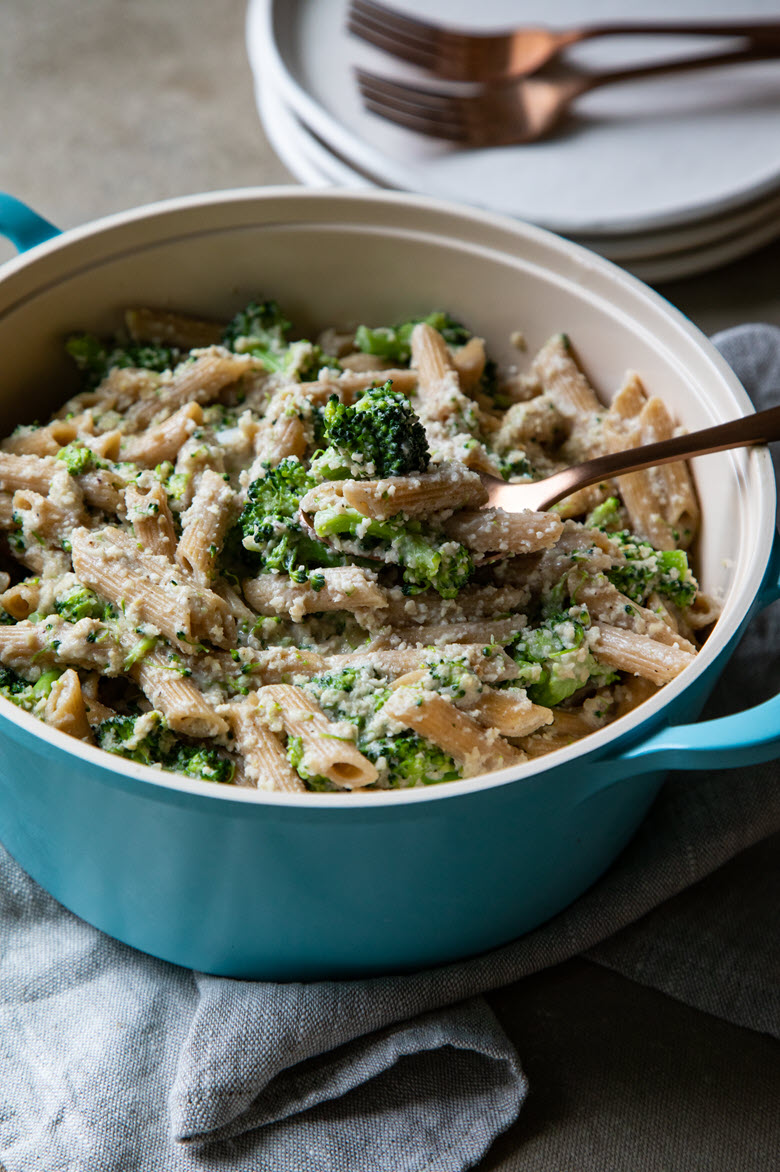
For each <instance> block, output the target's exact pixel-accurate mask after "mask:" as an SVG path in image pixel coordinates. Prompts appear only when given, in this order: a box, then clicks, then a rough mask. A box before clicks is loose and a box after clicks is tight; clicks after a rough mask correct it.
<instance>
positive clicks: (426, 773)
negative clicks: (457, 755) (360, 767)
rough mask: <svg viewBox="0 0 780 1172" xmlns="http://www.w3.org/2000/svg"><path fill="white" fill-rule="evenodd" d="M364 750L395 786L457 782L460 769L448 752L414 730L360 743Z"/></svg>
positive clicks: (391, 784)
mask: <svg viewBox="0 0 780 1172" xmlns="http://www.w3.org/2000/svg"><path fill="white" fill-rule="evenodd" d="M360 749H361V752H362V753H363V754H364V755H365V756H366V757H368V759H369V761H373V762H374V764H375V765H376V766H377V768H378V769H379V770H380V776H381V775H382V774H385V775H386V780H387V782H388V784H389V785H390V786H391V787H392V788H394V789H401V788H404V787H406V786H414V785H434V784H436V782H439V781H457V780H458V778H459V777H460V772H459V770H458V767H457V765H456V764H455V762H454V761H453V759H452V757H450V756H449V754H447V753H445V752H444V750H443V749H440V748H439V746H438V745H434V744H433V742H432V741H427V740H425V738H424V737H421V736H419V735H418V734H417V733H415V732H412V731H411V729H408V730H407V731H405V732H403V733H400V734H399V735H398V736H396V737H385V738H382V739H381V740H376V741H370V742H369V743H368V744H366V745H361V746H360Z"/></svg>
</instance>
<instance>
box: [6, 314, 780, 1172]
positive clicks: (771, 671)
mask: <svg viewBox="0 0 780 1172" xmlns="http://www.w3.org/2000/svg"><path fill="white" fill-rule="evenodd" d="M715 341H716V343H717V344H718V345H719V346H720V348H721V350H722V352H723V353H724V355H725V356H726V358H727V359H728V360H729V361H730V362H731V364H732V365H733V366H734V368H735V369H736V370H737V373H738V374H739V375H740V377H741V378H742V380H743V382H744V383H745V386H746V387H747V389H748V391H749V392H750V393H751V395H752V397H753V399H754V401H755V402H756V404H757V405H758V406H769V405H770V404H771V403H772V402H773V401H778V400H780V330H779V329H776V328H773V327H768V326H744V327H739V328H737V329H735V330H730V331H727V332H726V333H724V334H721V335H718V337H717V338H716V339H715ZM774 610H775V611H776V610H777V608H774ZM778 635H780V616H778V615H777V614H776V613H773V612H772V611H767V612H764V614H763V615H761V616H759V618H758V619H757V620H756V621H755V622H754V624H753V626H752V628H751V631H750V632H749V633H748V636H747V638H746V640H745V641H744V643H743V646H742V647H741V648H740V649H739V650H738V652H737V653H736V655H735V657H734V659H733V660H732V663H731V664H730V665H729V668H728V671H727V675H726V682H725V683H724V684H723V685H722V686H721V687H720V688H719V690H718V692H717V694H716V695H715V696H714V697H713V699H712V701H711V704H710V706H709V708H708V711H707V713H706V715H716V714H720V712H722V711H726V710H728V700H729V699H730V698H731V697H734V696H738V697H739V700H740V704H742V705H744V704H747V703H755V702H757V701H759V700H761V699H765V698H766V697H767V696H768V695H770V694H772V692H773V691H776V690H777V687H778V685H779V684H780V680H779V679H777V678H774V679H772V677H773V676H774V677H777V675H778V657H777V648H778ZM777 780H778V768H777V763H770V764H767V765H764V766H759V767H756V768H753V769H745V770H739V771H729V772H723V773H717V772H712V773H700V774H690V775H686V774H673V775H670V777H669V779H668V781H667V782H666V784H665V785H664V788H663V790H662V792H661V794H660V796H659V798H658V800H657V801H656V803H655V805H654V807H653V809H652V810H651V812H650V814H649V815H648V817H647V819H646V820H645V822H644V824H643V826H642V827H641V828H640V830H639V832H638V834H637V835H636V836H635V838H634V839H633V841H632V842H631V843H630V845H629V846H628V847H627V848H626V850H625V851H624V852H623V854H622V856H621V858H620V859H619V860H618V861H617V862H616V864H615V865H614V866H613V867H612V869H611V870H610V872H609V873H608V874H607V875H606V876H605V877H604V878H603V879H602V880H601V881H600V882H599V883H598V884H597V885H596V886H595V887H594V888H592V889H591V890H590V891H589V892H587V893H586V894H585V895H584V896H583V897H581V898H580V899H579V900H578V901H577V902H576V903H575V904H573V905H572V906H571V907H570V908H568V909H567V910H566V911H564V912H563V913H561V914H560V915H559V916H557V917H556V918H555V919H554V920H552V921H551V922H550V923H548V924H546V925H544V926H543V927H541V928H539V929H537V930H536V931H535V932H532V933H530V934H529V935H527V936H525V937H524V938H522V939H521V940H518V941H517V942H515V943H513V944H511V945H508V946H506V947H504V948H501V949H498V950H496V951H495V952H492V953H490V954H487V955H485V956H482V957H478V958H476V959H474V960H470V961H466V962H463V963H461V964H454V965H449V966H446V967H442V968H439V969H435V970H430V971H427V972H422V973H418V974H414V975H411V976H405V977H394V978H384V979H374V980H364V981H353V982H338V983H337V982H321V983H311V984H305V985H304V984H285V985H281V984H271V983H265V982H242V981H231V980H227V979H224V978H217V977H209V976H204V975H202V974H193V973H190V972H189V971H187V970H184V969H181V968H177V967H175V966H173V965H169V964H166V963H164V962H162V961H158V960H154V959H152V958H150V957H147V956H144V955H143V954H141V953H138V952H135V951H134V950H132V949H130V948H128V947H126V946H124V945H122V944H119V943H117V942H116V941H114V940H111V939H110V938H109V937H107V936H104V935H103V934H102V933H100V932H98V931H97V930H96V929H94V928H91V927H89V926H88V925H87V924H84V923H83V922H82V921H80V920H78V919H77V918H76V917H75V916H73V915H71V914H70V913H69V912H67V911H65V910H64V909H63V908H62V907H61V906H60V905H59V904H57V903H56V901H55V900H53V899H52V898H51V897H50V896H48V895H46V894H45V893H44V892H43V891H41V889H40V888H39V887H37V886H36V884H34V883H33V882H32V880H30V879H29V878H28V877H27V876H26V875H25V874H24V873H23V872H22V871H21V869H20V868H19V867H18V866H17V865H16V863H14V861H13V860H12V859H11V858H10V857H9V856H8V855H7V854H6V852H4V851H2V848H0V949H1V955H0V1161H2V1162H3V1163H4V1164H6V1165H7V1167H8V1169H9V1170H13V1172H32V1170H33V1169H36V1170H38V1169H45V1170H46V1172H59V1170H62V1172H65V1170H67V1172H87V1170H88V1172H152V1170H155V1172H157V1170H159V1169H161V1168H164V1169H166V1172H195V1170H200V1172H210V1170H214V1172H216V1170H217V1169H220V1170H222V1169H224V1170H228V1172H230V1170H235V1172H238V1170H239V1169H241V1172H293V1170H294V1172H299V1170H300V1169H301V1168H304V1167H305V1168H306V1169H307V1172H365V1170H366V1168H368V1167H370V1168H371V1169H372V1172H428V1170H430V1169H436V1172H461V1170H464V1169H467V1168H469V1167H472V1166H473V1165H474V1164H475V1163H476V1162H477V1161H478V1160H479V1159H480V1158H481V1156H482V1155H483V1154H484V1152H485V1151H486V1150H487V1148H488V1147H489V1145H490V1143H491V1142H492V1140H493V1139H494V1138H495V1136H496V1135H498V1134H499V1133H500V1132H501V1131H502V1130H504V1129H505V1128H507V1127H508V1126H509V1125H510V1124H511V1123H512V1122H513V1121H514V1119H515V1118H516V1116H517V1113H518V1111H519V1109H520V1107H521V1105H522V1102H523V1099H524V1097H525V1095H526V1092H527V1084H526V1080H525V1077H524V1075H523V1073H522V1069H521V1067H520V1062H519V1059H518V1057H517V1054H516V1053H515V1051H514V1048H513V1047H512V1045H511V1043H510V1042H509V1040H508V1039H507V1038H506V1036H505V1035H504V1033H503V1031H502V1030H501V1028H500V1026H499V1024H498V1022H497V1020H496V1019H495V1017H494V1016H493V1014H492V1012H491V1010H490V1009H489V1007H488V1006H487V1004H486V1002H485V1001H484V1000H483V999H482V998H481V997H480V996H479V994H480V993H481V992H483V991H486V990H488V989H492V988H497V987H499V986H501V985H505V984H508V983H510V982H512V981H515V980H517V979H518V978H520V977H522V976H525V975H528V974H530V973H534V972H537V971H539V970H540V969H542V968H544V967H546V966H549V965H552V964H555V963H557V962H559V961H562V960H564V959H566V958H568V957H571V956H573V955H575V954H577V953H581V952H583V951H585V950H590V951H589V955H590V957H591V958H592V959H595V960H598V961H600V962H601V963H603V964H606V965H609V966H611V967H613V968H615V969H617V970H619V971H621V972H623V973H625V974H626V975H628V976H631V977H634V978H635V979H637V980H639V981H641V982H643V983H645V984H650V985H654V986H655V987H657V988H660V989H662V990H664V991H665V992H668V993H670V994H672V995H673V996H676V997H679V998H681V999H683V1000H686V1001H688V1002H689V1003H691V1004H694V1005H697V1006H699V1007H700V1008H703V1009H706V1010H708V1011H709V1012H712V1013H717V1014H719V1015H721V1016H723V1017H725V1018H727V1019H728V1020H730V1021H733V1022H736V1023H737V1024H740V1025H743V1026H747V1027H750V1028H753V1029H759V1030H765V1031H767V1032H772V1033H775V1034H777V1036H780V1004H779V1003H778V982H777V979H776V978H777V969H778V963H779V962H780V940H778V929H777V924H776V915H775V910H776V905H777V890H778V883H777V880H778V875H777V870H778V867H777V858H778V851H777V847H778V845H780V838H779V837H778V836H780V786H778V785H777ZM773 835H774V836H775V837H774V839H773V838H772V837H771V836H773ZM748 848H753V849H750V850H749V849H748ZM743 852H744V853H743ZM729 860H733V861H732V862H731V863H730V864H729V866H728V867H725V868H724V870H723V871H722V872H720V873H719V872H718V869H719V868H721V867H723V865H724V864H726V863H729ZM707 876H709V878H707ZM747 909H749V915H747V914H746V911H747Z"/></svg>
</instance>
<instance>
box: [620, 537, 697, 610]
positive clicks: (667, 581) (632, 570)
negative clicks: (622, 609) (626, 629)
mask: <svg viewBox="0 0 780 1172" xmlns="http://www.w3.org/2000/svg"><path fill="white" fill-rule="evenodd" d="M612 537H613V538H614V539H615V540H617V541H618V542H619V544H620V550H621V553H623V555H624V556H625V558H626V563H625V565H622V566H616V567H615V568H614V569H612V570H609V571H608V573H607V577H608V578H609V580H610V582H611V583H612V584H613V586H617V588H618V590H620V591H621V593H622V594H625V595H627V596H628V597H629V598H630V599H631V600H632V602H637V603H639V604H640V605H643V604H644V603H645V602H646V601H647V599H648V597H649V595H651V594H653V593H658V594H661V595H663V596H664V597H666V598H669V599H670V600H671V601H672V602H674V603H675V604H676V605H677V606H681V607H684V606H690V605H691V604H692V603H693V601H694V599H695V598H696V591H697V589H698V584H697V582H696V579H695V578H694V576H693V574H692V573H691V569H690V566H689V565H688V556H687V554H686V553H685V551H684V550H682V549H666V550H656V549H653V547H652V546H651V545H650V544H648V543H647V542H643V541H639V540H637V538H635V537H633V536H632V535H631V534H630V533H628V532H627V531H626V530H622V531H621V532H620V533H614V534H612Z"/></svg>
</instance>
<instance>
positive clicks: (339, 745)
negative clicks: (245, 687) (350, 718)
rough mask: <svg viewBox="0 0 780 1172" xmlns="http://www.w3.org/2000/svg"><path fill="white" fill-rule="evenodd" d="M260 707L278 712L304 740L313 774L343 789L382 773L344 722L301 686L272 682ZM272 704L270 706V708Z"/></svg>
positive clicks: (367, 782)
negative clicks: (335, 720)
mask: <svg viewBox="0 0 780 1172" xmlns="http://www.w3.org/2000/svg"><path fill="white" fill-rule="evenodd" d="M257 699H258V704H259V706H260V708H261V710H264V711H266V712H269V714H270V711H271V710H272V711H274V712H276V713H277V714H278V719H280V720H281V722H282V724H283V726H284V730H285V732H286V733H287V735H288V736H289V737H300V739H301V741H302V742H303V756H302V767H303V768H304V769H305V771H306V773H307V774H308V775H309V776H312V777H326V778H327V779H328V780H329V781H331V782H333V784H334V785H337V786H339V787H340V788H342V789H349V790H352V789H362V788H363V787H364V786H366V785H371V784H372V782H374V781H376V779H377V777H378V776H379V774H378V771H377V768H376V766H375V765H374V764H372V762H371V761H369V759H368V758H367V757H365V756H364V755H363V754H362V753H361V752H360V751H359V750H358V749H357V748H356V747H355V744H354V742H353V741H351V740H348V739H346V737H345V735H344V730H343V725H338V724H333V723H332V722H331V721H329V720H328V718H327V717H326V716H325V713H324V712H323V711H322V709H321V708H320V707H319V705H318V704H317V703H316V702H315V701H314V700H312V698H311V697H310V696H308V695H307V694H306V693H305V692H302V691H301V690H300V688H294V687H292V686H290V685H289V684H271V685H269V686H268V687H265V688H261V689H259V691H258V693H257ZM269 706H270V709H269Z"/></svg>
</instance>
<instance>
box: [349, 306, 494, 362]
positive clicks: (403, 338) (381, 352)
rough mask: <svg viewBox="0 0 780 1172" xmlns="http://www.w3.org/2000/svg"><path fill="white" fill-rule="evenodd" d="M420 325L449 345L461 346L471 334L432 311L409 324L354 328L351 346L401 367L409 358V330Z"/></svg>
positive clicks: (451, 320) (459, 325)
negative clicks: (430, 328) (430, 327)
mask: <svg viewBox="0 0 780 1172" xmlns="http://www.w3.org/2000/svg"><path fill="white" fill-rule="evenodd" d="M420 322H425V324H426V325H429V326H433V328H434V329H435V330H438V331H439V333H440V334H441V335H442V337H443V338H444V340H445V342H447V343H448V344H449V345H450V346H463V345H465V343H466V342H468V340H469V338H470V337H471V333H470V332H469V331H468V330H467V329H466V327H465V326H463V325H461V324H460V322H457V321H455V320H454V318H451V317H450V316H449V314H448V313H442V312H441V311H440V310H436V311H434V312H433V313H429V314H428V316H427V317H414V318H411V319H410V320H409V321H403V322H399V324H398V325H396V326H378V327H377V328H375V329H372V328H371V327H369V326H358V328H357V330H356V332H355V345H356V346H357V348H358V350H362V351H363V353H364V354H374V355H376V357H377V358H384V359H385V360H386V361H387V362H396V363H398V364H399V365H402V364H403V363H406V362H408V361H409V358H410V357H411V353H412V351H411V338H412V330H413V329H414V327H415V326H416V325H419V324H420Z"/></svg>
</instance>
